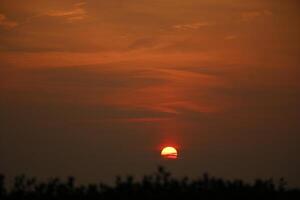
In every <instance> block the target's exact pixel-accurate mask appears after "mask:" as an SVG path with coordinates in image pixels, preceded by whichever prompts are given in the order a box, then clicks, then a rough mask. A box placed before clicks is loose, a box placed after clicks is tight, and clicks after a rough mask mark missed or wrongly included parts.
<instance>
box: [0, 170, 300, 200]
mask: <svg viewBox="0 0 300 200" xmlns="http://www.w3.org/2000/svg"><path fill="white" fill-rule="evenodd" d="M0 199H4V200H6V199H7V200H9V199H12V200H14V199H18V200H22V199H25V200H27V199H32V200H35V199H42V200H52V199H75V200H76V199H300V189H297V188H294V189H292V188H289V187H287V183H286V182H285V180H284V179H280V180H278V181H277V182H275V181H273V180H271V179H270V180H261V179H257V180H255V181H254V182H253V183H251V184H250V183H246V182H244V181H242V180H224V179H222V178H215V177H212V176H209V175H208V174H203V176H202V178H199V179H195V180H190V179H189V178H188V177H185V178H182V179H175V178H173V177H172V176H171V173H170V172H168V171H166V170H165V169H164V168H163V167H158V170H157V172H155V173H154V174H152V175H145V176H144V177H143V178H142V179H141V180H140V181H135V180H134V178H133V177H132V176H128V177H125V178H122V177H117V178H116V183H115V185H114V186H108V185H106V184H103V183H98V184H89V185H78V184H76V183H75V179H74V178H73V177H69V178H68V179H67V180H64V181H63V180H60V179H58V178H52V179H49V180H48V181H46V182H39V181H37V180H36V178H27V177H26V176H25V175H21V176H17V177H16V178H15V180H14V185H13V188H12V189H10V190H9V191H8V190H7V189H6V187H5V177H4V176H3V175H2V176H0Z"/></svg>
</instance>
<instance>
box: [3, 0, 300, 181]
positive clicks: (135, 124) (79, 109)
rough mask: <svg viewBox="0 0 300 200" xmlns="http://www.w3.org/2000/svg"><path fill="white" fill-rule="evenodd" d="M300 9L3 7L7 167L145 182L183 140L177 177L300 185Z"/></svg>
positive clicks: (97, 0)
mask: <svg viewBox="0 0 300 200" xmlns="http://www.w3.org/2000/svg"><path fill="white" fill-rule="evenodd" d="M299 6H300V4H299V2H298V1H297V0H284V1H279V0H251V1H244V0H185V1H182V0H126V1H125V0H111V1H107V0H85V1H83V0H82V1H80V0H47V1H46V0H45V1H39V0H26V1H17V0H1V2H0V110H1V113H0V119H1V121H2V122H4V123H1V124H0V130H1V131H0V132H1V136H0V137H2V138H0V139H1V140H0V155H1V157H3V158H4V159H3V163H4V164H3V165H1V166H0V172H1V171H3V172H5V173H7V174H9V175H14V174H17V173H21V172H26V173H30V174H36V175H40V176H47V175H49V176H50V175H53V173H54V174H58V175H62V176H64V175H65V173H66V171H67V172H69V171H70V172H72V173H73V174H75V175H78V176H79V177H82V179H83V180H88V179H92V177H95V176H94V174H95V173H96V171H97V167H100V166H102V168H103V169H102V170H103V172H104V174H107V176H108V175H110V176H113V175H115V174H116V173H119V172H124V173H127V172H137V173H139V172H141V173H144V172H145V171H146V170H147V169H150V170H151V169H152V167H153V166H155V165H156V164H158V163H159V162H160V161H159V160H157V159H159V158H157V157H156V156H157V155H159V153H157V152H159V151H157V149H156V148H157V147H160V146H161V144H162V143H172V144H176V145H177V146H179V147H180V148H181V150H182V151H183V153H182V154H181V153H180V155H183V159H185V160H183V161H182V163H180V162H179V163H177V164H175V165H174V166H173V165H172V166H169V167H170V168H173V170H174V171H176V172H177V173H178V174H189V173H190V174H191V175H194V174H196V173H198V172H199V170H211V171H212V172H213V173H216V174H217V175H220V176H228V177H236V176H241V177H245V178H252V177H255V176H267V177H268V176H286V177H287V178H288V180H290V182H291V183H292V184H297V185H300V174H299V172H298V171H299V170H298V169H299V167H300V166H299V165H300V160H299V158H298V157H299V156H297V152H299V150H300V149H299V145H300V144H299V141H300V137H299V131H300V127H299V124H298V119H299V117H300V116H299V112H298V110H297V109H298V108H299V106H300V105H299V102H300V82H299V74H300V68H299V64H300V57H299V55H300V41H299V35H300V16H299V15H300V14H299V12H298V10H299ZM21 138H22V139H21ZM116 147H118V149H116ZM119 148H120V149H119ZM12 149H18V150H14V151H13V150H12ZM120 150H122V151H123V152H124V156H125V157H126V159H124V158H120V156H119V155H118V152H119V151H120ZM61 152H63V153H62V154H63V155H62V157H61V158H57V157H56V154H58V153H61ZM106 152H109V153H106ZM32 154H34V156H32ZM156 154H157V155H156ZM192 154H193V155H194V156H192ZM45 155H46V156H45ZM87 155H89V156H87ZM184 155H185V157H184ZM63 157H67V158H69V159H68V160H65V159H64V158H63ZM51 159H53V160H51ZM26 160H28V161H26ZM78 160H79V161H78ZM25 161H26V162H25ZM74 162H80V164H78V165H77V166H76V167H74ZM90 162H93V163H94V168H93V167H91V169H89V171H90V174H89V172H86V171H83V170H82V167H83V166H84V165H85V164H86V163H90ZM103 162H104V163H106V164H104V165H105V166H103ZM43 163H46V164H43ZM116 163H117V165H116ZM128 163H129V164H128ZM224 163H227V165H228V166H231V167H228V166H227V167H223V168H221V167H220V166H222V165H223V164H224ZM111 165H114V166H115V167H108V166H111ZM132 165H134V166H135V167H133V168H131V166H132ZM184 166H185V167H184ZM248 166H251V167H252V169H255V170H254V171H251V170H248ZM50 167H51V168H53V170H54V171H51V170H50V171H49V169H48V168H50ZM93 173H94V174H93ZM97 178H107V177H105V175H103V174H97Z"/></svg>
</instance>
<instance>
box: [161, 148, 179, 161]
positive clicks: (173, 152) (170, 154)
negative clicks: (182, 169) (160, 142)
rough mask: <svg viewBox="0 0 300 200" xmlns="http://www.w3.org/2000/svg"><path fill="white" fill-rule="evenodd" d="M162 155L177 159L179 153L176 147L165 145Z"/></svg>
mask: <svg viewBox="0 0 300 200" xmlns="http://www.w3.org/2000/svg"><path fill="white" fill-rule="evenodd" d="M160 154H161V156H162V157H164V158H168V159H177V156H178V153H177V150H176V149H175V148H174V147H164V148H163V149H162V151H161V153H160Z"/></svg>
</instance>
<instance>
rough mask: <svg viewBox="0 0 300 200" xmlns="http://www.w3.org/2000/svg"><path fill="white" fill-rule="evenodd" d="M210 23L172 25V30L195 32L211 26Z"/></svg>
mask: <svg viewBox="0 0 300 200" xmlns="http://www.w3.org/2000/svg"><path fill="white" fill-rule="evenodd" d="M211 25H212V23H209V22H196V23H190V24H177V25H174V26H173V28H174V29H177V30H195V29H199V28H202V27H206V26H211Z"/></svg>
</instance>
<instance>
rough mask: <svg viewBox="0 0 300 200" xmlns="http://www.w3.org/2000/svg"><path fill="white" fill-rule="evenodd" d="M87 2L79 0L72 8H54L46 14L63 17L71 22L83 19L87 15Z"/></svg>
mask: <svg viewBox="0 0 300 200" xmlns="http://www.w3.org/2000/svg"><path fill="white" fill-rule="evenodd" d="M85 5H86V3H85V2H79V3H75V4H74V5H73V6H72V8H70V9H67V10H52V11H49V12H47V13H46V16H50V17H61V18H64V19H66V20H67V21H69V22H74V21H79V20H83V19H85V18H86V17H87V11H86V9H85V7H84V6H85Z"/></svg>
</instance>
